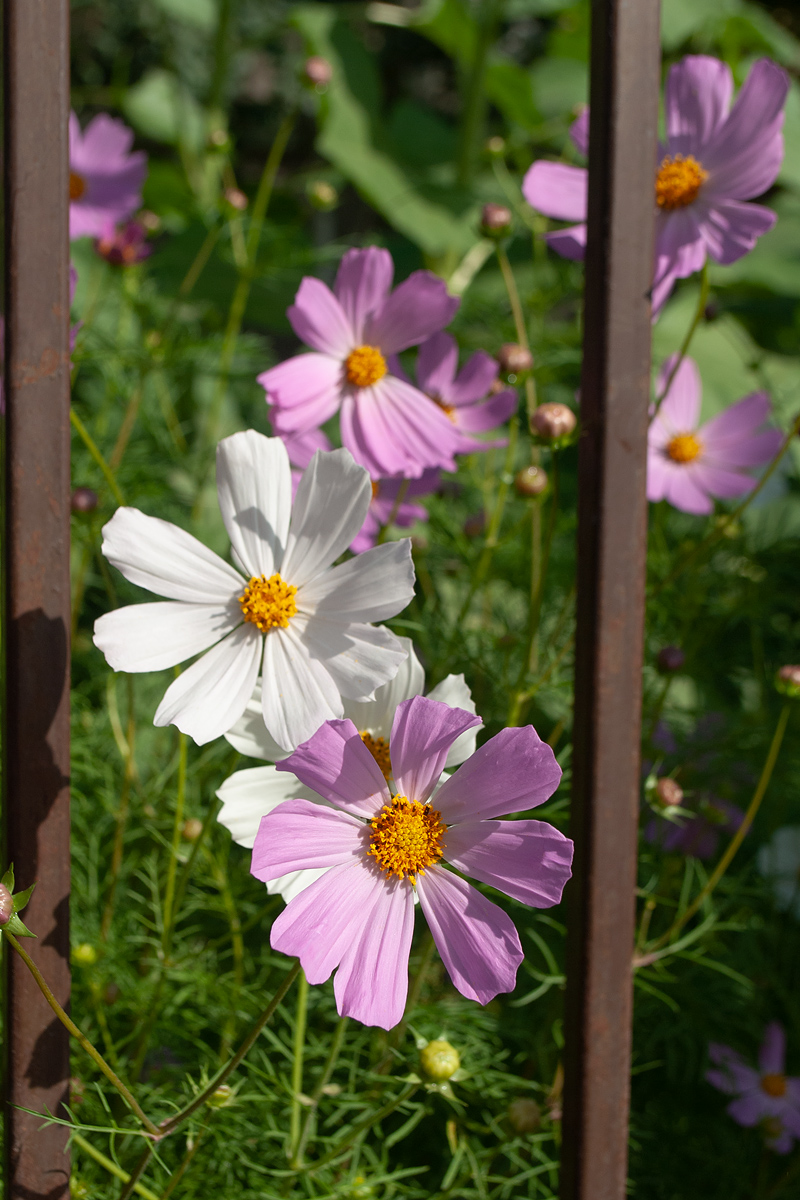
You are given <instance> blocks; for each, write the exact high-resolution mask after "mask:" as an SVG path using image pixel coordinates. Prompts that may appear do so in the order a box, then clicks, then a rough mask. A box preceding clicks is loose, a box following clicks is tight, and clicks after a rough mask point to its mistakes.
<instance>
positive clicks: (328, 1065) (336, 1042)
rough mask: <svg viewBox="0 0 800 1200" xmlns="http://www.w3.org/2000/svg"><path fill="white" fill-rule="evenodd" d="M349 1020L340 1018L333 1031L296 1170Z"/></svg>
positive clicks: (301, 1138) (314, 1092)
mask: <svg viewBox="0 0 800 1200" xmlns="http://www.w3.org/2000/svg"><path fill="white" fill-rule="evenodd" d="M348 1020H349V1018H348V1017H340V1018H339V1020H338V1021H337V1023H336V1028H335V1030H334V1031H333V1037H332V1039H331V1048H330V1050H329V1051H328V1057H327V1059H326V1060H325V1066H324V1067H323V1068H322V1074H321V1075H320V1077H319V1080H318V1082H317V1086H316V1087H315V1088H314V1091H313V1092H312V1093H311V1101H312V1104H311V1108H310V1110H309V1112H308V1115H307V1116H306V1119H305V1122H304V1124H303V1132H302V1133H301V1134H300V1141H299V1142H298V1144H297V1150H296V1151H295V1155H294V1158H293V1159H292V1164H291V1165H292V1167H294V1168H295V1169H296V1170H299V1169H300V1168H301V1167H302V1165H303V1155H304V1154H305V1149H306V1146H307V1145H308V1139H309V1137H310V1135H311V1126H312V1125H313V1123H314V1118H315V1116H316V1109H317V1104H318V1103H319V1100H320V1097H321V1096H322V1093H323V1091H324V1090H325V1088H326V1087H327V1084H328V1080H329V1079H330V1077H331V1075H332V1074H333V1068H334V1067H335V1066H336V1061H337V1059H338V1058H339V1053H340V1051H341V1049H342V1042H343V1041H344V1034H345V1030H346V1029H347V1023H348Z"/></svg>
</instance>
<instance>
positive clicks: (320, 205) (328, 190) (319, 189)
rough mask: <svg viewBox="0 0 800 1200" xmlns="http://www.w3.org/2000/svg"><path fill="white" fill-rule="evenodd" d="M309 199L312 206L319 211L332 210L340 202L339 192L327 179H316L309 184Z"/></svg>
mask: <svg viewBox="0 0 800 1200" xmlns="http://www.w3.org/2000/svg"><path fill="white" fill-rule="evenodd" d="M308 199H309V201H310V203H311V207H312V208H316V209H317V210H318V211H319V212H330V211H331V210H332V209H334V208H335V207H336V205H337V204H338V203H339V193H338V192H337V190H336V188H335V187H334V186H333V184H332V183H328V181H327V179H315V180H314V181H313V183H310V184H309V186H308Z"/></svg>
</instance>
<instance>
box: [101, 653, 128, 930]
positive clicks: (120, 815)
mask: <svg viewBox="0 0 800 1200" xmlns="http://www.w3.org/2000/svg"><path fill="white" fill-rule="evenodd" d="M126 679H127V684H128V730H127V737H120V738H117V743H118V745H119V750H120V753H121V754H122V757H123V761H124V763H125V771H124V774H123V777H122V787H121V789H120V794H119V807H118V808H117V819H116V822H115V828H114V848H113V850H112V852H111V870H110V876H111V879H110V882H109V885H108V895H107V896H106V903H105V908H104V909H103V919H102V921H101V923H100V936H101V938H102V940H103V942H105V941H106V939H107V938H108V934H109V930H110V929H111V918H112V916H113V914H114V896H115V894H116V890H117V882H118V880H119V873H120V869H121V867H122V854H123V850H124V842H125V827H126V825H127V823H128V812H129V809H130V795H131V784H132V783H133V779H134V776H135V775H136V764H135V761H134V757H133V745H134V738H135V737H136V715H135V713H134V707H133V676H132V675H128V676H126ZM113 689H114V676H113V675H112V674H109V676H108V693H109V710H111V708H112V697H113V703H114V704H116V692H115V691H113ZM112 720H113V717H112ZM117 720H119V716H118V714H117ZM115 732H116V730H115ZM120 733H121V730H120Z"/></svg>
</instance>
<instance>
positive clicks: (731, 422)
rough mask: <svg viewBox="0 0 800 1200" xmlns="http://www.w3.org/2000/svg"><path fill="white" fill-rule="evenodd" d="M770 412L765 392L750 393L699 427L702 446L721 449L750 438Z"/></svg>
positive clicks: (770, 407) (770, 408)
mask: <svg viewBox="0 0 800 1200" xmlns="http://www.w3.org/2000/svg"><path fill="white" fill-rule="evenodd" d="M771 411H772V405H771V404H770V401H769V396H768V395H767V393H766V392H751V393H750V395H749V396H745V397H744V399H742V400H738V401H737V402H736V404H732V405H731V406H730V408H726V409H724V410H723V411H722V412H721V413H717V415H716V417H712V418H711V420H710V421H706V423H705V425H703V426H701V428H700V430H699V433H700V434H702V439H703V445H704V446H706V447H709V448H710V447H712V446H714V447H721V446H727V445H728V444H729V443H731V442H734V443H735V442H737V441H741V440H742V439H743V438H748V437H751V436H752V435H753V433H754V432H755V430H756V429H758V427H759V425H761V424H762V423H763V422H764V421H766V419H767V417H768V416H769V415H770V413H771Z"/></svg>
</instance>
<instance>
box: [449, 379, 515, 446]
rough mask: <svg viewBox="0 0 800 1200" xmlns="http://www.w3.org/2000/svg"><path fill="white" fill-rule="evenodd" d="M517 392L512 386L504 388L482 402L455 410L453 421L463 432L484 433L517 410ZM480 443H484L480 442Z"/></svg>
mask: <svg viewBox="0 0 800 1200" xmlns="http://www.w3.org/2000/svg"><path fill="white" fill-rule="evenodd" d="M517 404H518V401H517V393H516V392H515V391H514V390H513V388H506V389H505V391H502V392H498V393H497V394H496V395H494V396H490V397H489V399H488V400H484V401H483V403H482V404H470V405H468V406H466V407H465V408H457V409H456V410H455V421H456V425H457V426H458V428H459V429H462V430H463V431H464V432H465V433H486V432H487V431H488V430H489V429H496V428H497V426H498V425H504V424H505V422H506V421H507V420H508V419H509V417H511V416H513V414H514V413H515V412H516V410H517ZM481 445H484V446H485V445H486V443H485V442H482V443H481Z"/></svg>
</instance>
